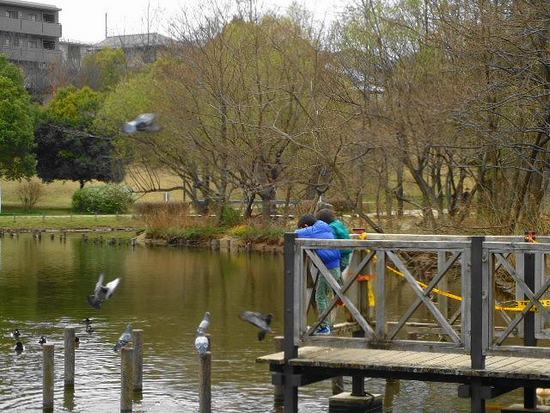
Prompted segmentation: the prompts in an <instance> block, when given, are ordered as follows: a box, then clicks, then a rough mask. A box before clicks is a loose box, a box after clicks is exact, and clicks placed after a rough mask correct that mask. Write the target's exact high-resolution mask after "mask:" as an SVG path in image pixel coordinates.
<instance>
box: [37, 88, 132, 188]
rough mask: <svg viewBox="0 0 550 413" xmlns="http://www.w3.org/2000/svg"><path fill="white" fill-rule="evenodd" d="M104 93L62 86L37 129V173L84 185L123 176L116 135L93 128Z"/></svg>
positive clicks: (51, 179) (48, 180)
mask: <svg viewBox="0 0 550 413" xmlns="http://www.w3.org/2000/svg"><path fill="white" fill-rule="evenodd" d="M102 102H103V96H102V95H101V94H100V93H98V92H94V91H93V90H91V89H90V88H88V87H84V88H82V89H76V88H74V87H72V86H71V87H68V88H66V89H62V90H60V91H59V93H58V94H57V95H56V96H55V98H54V99H53V100H52V102H51V103H50V105H49V106H48V108H47V110H46V112H45V114H44V121H43V122H42V123H41V124H40V126H39V127H38V129H37V131H36V143H37V151H36V154H37V158H38V165H37V172H38V176H39V177H40V178H41V179H42V180H44V181H45V182H51V181H53V180H55V179H69V180H72V181H78V182H79V183H80V187H81V188H82V187H83V186H84V184H85V183H86V182H88V181H91V180H94V179H95V180H99V181H103V182H110V181H115V182H118V181H120V180H121V179H122V176H123V174H122V166H121V163H120V161H119V160H118V159H117V158H116V156H115V151H114V149H115V147H114V143H113V138H112V136H110V135H99V134H97V133H95V131H94V129H93V128H92V123H93V120H94V118H95V116H96V114H97V112H98V110H99V109H100V108H101V105H102Z"/></svg>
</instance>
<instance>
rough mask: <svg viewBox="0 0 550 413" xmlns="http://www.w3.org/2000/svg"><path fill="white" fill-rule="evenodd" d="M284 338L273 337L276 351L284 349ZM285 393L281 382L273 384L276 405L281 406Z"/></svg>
mask: <svg viewBox="0 0 550 413" xmlns="http://www.w3.org/2000/svg"><path fill="white" fill-rule="evenodd" d="M283 340H284V337H281V336H277V337H275V338H274V339H273V344H274V345H275V351H276V352H280V351H283ZM284 399H285V398H284V393H283V386H281V385H280V384H275V385H274V386H273V402H274V403H275V405H276V406H280V405H282V404H283V402H284Z"/></svg>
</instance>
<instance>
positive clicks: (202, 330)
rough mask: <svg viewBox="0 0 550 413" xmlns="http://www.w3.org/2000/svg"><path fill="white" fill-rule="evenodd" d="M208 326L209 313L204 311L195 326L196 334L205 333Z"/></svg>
mask: <svg viewBox="0 0 550 413" xmlns="http://www.w3.org/2000/svg"><path fill="white" fill-rule="evenodd" d="M209 327H210V313H209V312H208V311H207V312H206V313H204V317H203V319H202V321H201V322H200V324H199V326H198V328H197V335H201V334H202V335H205V334H206V332H207V331H208V328H209Z"/></svg>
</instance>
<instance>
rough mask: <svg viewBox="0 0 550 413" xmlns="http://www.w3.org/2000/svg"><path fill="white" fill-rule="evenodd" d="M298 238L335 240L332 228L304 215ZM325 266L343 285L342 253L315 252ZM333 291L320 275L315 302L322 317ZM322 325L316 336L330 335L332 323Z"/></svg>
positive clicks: (326, 250) (297, 233) (300, 221)
mask: <svg viewBox="0 0 550 413" xmlns="http://www.w3.org/2000/svg"><path fill="white" fill-rule="evenodd" d="M296 235H297V236H298V238H313V239H334V234H333V233H332V229H331V228H330V226H329V225H328V224H327V223H325V222H323V221H321V220H317V219H316V218H315V217H314V216H313V215H304V216H303V217H301V218H300V220H299V221H298V229H297V230H296ZM315 252H316V253H317V255H318V256H319V258H320V259H321V261H322V262H323V264H325V266H326V267H327V269H328V270H329V272H330V273H331V274H332V276H333V277H334V279H335V280H336V281H337V282H338V283H340V284H341V283H342V274H341V272H340V251H339V250H330V249H318V250H315ZM331 293H332V289H331V288H330V286H329V285H328V283H327V281H326V280H325V277H323V276H322V275H320V274H319V281H318V282H317V289H316V291H315V301H316V302H317V310H318V311H319V315H321V314H322V313H323V312H324V311H325V310H326V309H327V308H328V305H329V294H331ZM327 319H328V317H327V318H326V319H325V321H323V323H321V325H320V326H319V330H317V333H316V334H330V328H331V327H330V323H329V322H327V321H326V320H327Z"/></svg>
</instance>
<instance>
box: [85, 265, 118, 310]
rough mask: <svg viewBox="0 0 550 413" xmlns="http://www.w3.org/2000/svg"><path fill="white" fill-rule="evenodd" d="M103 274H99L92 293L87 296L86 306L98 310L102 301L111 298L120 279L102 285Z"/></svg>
mask: <svg viewBox="0 0 550 413" xmlns="http://www.w3.org/2000/svg"><path fill="white" fill-rule="evenodd" d="M103 278H104V275H103V273H101V274H99V279H98V280H97V283H96V285H95V290H94V293H93V294H91V295H89V296H88V304H90V305H91V306H92V307H94V308H95V309H97V310H99V309H100V308H101V305H102V304H103V302H104V301H106V300H108V299H109V298H111V297H112V295H113V293H114V292H115V290H116V289H117V287H118V284H119V283H120V278H115V279H114V280H113V281H109V282H108V283H107V284H105V285H103Z"/></svg>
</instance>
